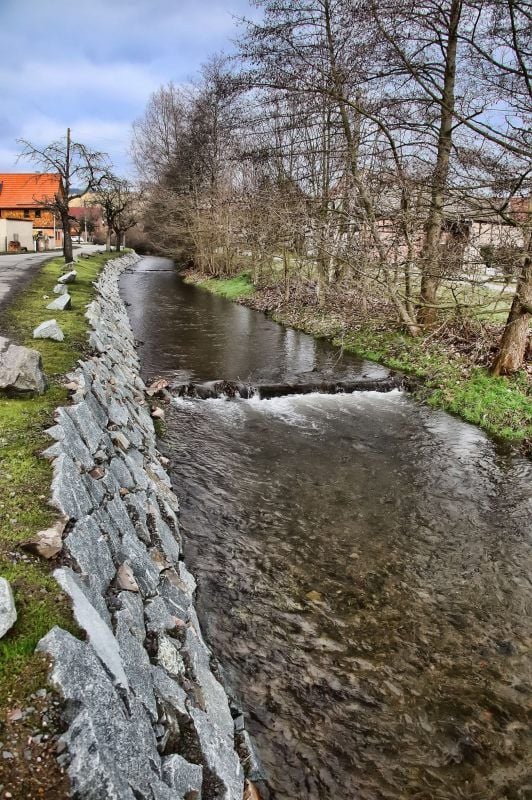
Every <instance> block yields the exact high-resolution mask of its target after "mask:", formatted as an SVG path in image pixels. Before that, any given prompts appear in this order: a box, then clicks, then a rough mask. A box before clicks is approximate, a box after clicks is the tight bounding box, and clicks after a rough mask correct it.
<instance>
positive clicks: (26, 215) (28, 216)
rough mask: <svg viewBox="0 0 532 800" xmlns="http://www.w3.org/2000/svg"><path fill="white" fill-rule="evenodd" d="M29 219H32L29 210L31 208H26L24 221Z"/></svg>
mask: <svg viewBox="0 0 532 800" xmlns="http://www.w3.org/2000/svg"><path fill="white" fill-rule="evenodd" d="M29 218H30V210H29V208H25V209H24V219H29Z"/></svg>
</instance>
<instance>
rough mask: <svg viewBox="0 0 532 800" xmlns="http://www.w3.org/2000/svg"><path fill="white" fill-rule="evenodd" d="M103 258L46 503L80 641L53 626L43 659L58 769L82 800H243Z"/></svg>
mask: <svg viewBox="0 0 532 800" xmlns="http://www.w3.org/2000/svg"><path fill="white" fill-rule="evenodd" d="M136 259H137V256H135V255H130V254H128V255H126V256H124V257H122V258H119V259H115V260H114V261H110V262H109V263H108V265H107V266H106V267H105V269H104V272H103V273H102V275H101V277H100V279H99V281H98V283H97V290H98V294H97V299H96V300H95V301H94V302H93V303H91V305H90V306H89V307H88V311H87V317H88V319H89V321H90V323H91V326H92V333H91V335H90V343H91V345H92V348H93V350H94V352H95V355H94V356H93V357H92V358H89V359H88V360H87V361H84V362H80V366H79V368H78V369H77V370H76V371H75V372H74V373H72V374H71V375H70V376H69V377H70V380H71V381H72V382H73V383H74V384H75V385H76V387H77V388H76V390H75V392H74V397H73V401H74V404H73V405H71V406H68V407H65V408H60V409H58V411H57V415H56V425H55V426H54V427H53V428H51V429H50V431H49V433H50V435H51V437H52V438H53V439H54V440H55V443H54V444H53V445H52V446H51V447H50V448H49V449H48V450H47V451H46V454H45V455H46V456H47V457H49V458H50V459H53V468H54V477H53V484H52V503H53V505H54V506H55V507H56V508H57V510H58V511H59V512H60V513H61V514H63V515H64V516H65V517H66V518H68V520H69V521H68V524H67V527H66V531H67V534H66V538H65V540H64V548H63V552H64V554H65V559H64V561H65V566H64V567H63V568H61V569H58V570H57V571H56V573H55V575H56V578H57V580H58V582H59V583H60V585H61V586H62V587H63V589H64V590H65V592H66V593H67V594H68V595H69V596H70V598H71V600H72V604H73V608H74V614H75V617H76V620H77V622H78V624H79V626H80V627H81V628H82V629H83V631H84V632H85V640H84V641H81V640H80V639H77V638H75V637H74V636H72V635H71V634H70V633H68V632H66V631H64V630H61V629H59V628H54V629H53V630H52V631H50V633H49V634H48V635H47V636H46V637H45V638H44V639H42V640H41V642H40V643H39V649H40V650H41V651H43V652H45V653H48V654H49V655H50V656H51V657H52V662H53V668H52V674H51V680H52V682H53V684H54V685H55V687H56V688H57V689H58V691H59V693H60V694H61V695H62V696H63V698H64V700H65V704H64V716H65V722H66V724H67V726H68V727H67V730H66V732H65V733H64V735H63V736H62V739H61V748H63V750H64V752H63V754H62V755H61V756H60V758H61V759H62V760H63V761H64V762H65V764H66V765H67V770H68V775H69V777H70V781H71V787H72V794H73V796H74V797H76V798H80V800H81V799H83V800H85V799H86V800H144V798H146V800H185V799H186V800H195V799H197V800H199V799H200V798H201V800H211V798H223V799H224V800H241V798H242V795H243V789H244V778H243V774H242V768H241V765H240V761H239V759H238V756H237V754H236V751H235V739H234V735H235V734H234V722H233V719H232V716H231V713H230V709H229V704H228V700H227V696H226V694H225V691H224V689H223V687H222V685H221V684H220V682H219V681H218V680H217V678H216V677H215V675H214V674H213V671H212V669H211V654H210V652H209V650H208V648H207V647H206V645H205V643H204V641H203V639H202V635H201V631H200V628H199V624H198V620H197V616H196V613H195V610H194V601H193V596H194V588H195V584H194V579H193V578H192V576H191V575H190V573H189V572H188V571H187V569H186V567H185V565H184V564H183V561H182V555H181V546H180V536H179V528H178V520H177V512H178V503H177V498H176V497H175V495H174V494H173V492H172V490H171V485H170V479H169V477H168V475H167V474H166V472H165V470H164V468H163V466H162V464H161V456H160V455H159V453H158V451H157V448H156V439H155V432H154V428H153V423H152V420H151V418H150V414H149V409H148V407H147V405H146V401H145V395H144V390H145V386H144V384H143V382H142V380H141V378H140V375H139V360H138V356H137V353H136V350H135V342H134V339H133V334H132V331H131V328H130V325H129V320H128V317H127V314H126V310H125V307H124V304H123V302H122V300H121V299H120V295H119V291H118V278H119V276H120V273H121V272H122V271H123V270H124V269H125V268H126V267H127V266H128V265H130V264H131V263H132V262H133V261H135V260H136Z"/></svg>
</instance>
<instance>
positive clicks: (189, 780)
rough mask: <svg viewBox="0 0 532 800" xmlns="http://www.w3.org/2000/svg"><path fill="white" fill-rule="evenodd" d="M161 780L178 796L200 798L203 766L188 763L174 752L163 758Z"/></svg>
mask: <svg viewBox="0 0 532 800" xmlns="http://www.w3.org/2000/svg"><path fill="white" fill-rule="evenodd" d="M162 766H163V780H164V781H165V783H167V784H168V785H169V786H171V787H172V789H175V791H176V792H177V793H178V795H179V796H180V797H187V800H188V798H191V800H193V799H195V798H197V800H199V798H201V785H202V782H203V768H202V767H200V766H199V765H198V764H190V763H189V762H188V761H185V759H184V758H182V757H181V756H180V755H177V754H174V755H171V756H167V757H166V758H163V762H162Z"/></svg>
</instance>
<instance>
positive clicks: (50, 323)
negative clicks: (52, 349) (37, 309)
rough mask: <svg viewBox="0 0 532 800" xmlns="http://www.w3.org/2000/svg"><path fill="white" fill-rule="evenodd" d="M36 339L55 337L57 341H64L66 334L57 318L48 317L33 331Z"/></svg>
mask: <svg viewBox="0 0 532 800" xmlns="http://www.w3.org/2000/svg"><path fill="white" fill-rule="evenodd" d="M33 338H34V339H54V341H56V342H62V341H63V339H64V338H65V335H64V333H63V331H62V330H61V328H60V327H59V325H58V324H57V321H56V320H55V319H47V320H45V322H41V324H40V325H37V327H36V328H35V330H34V331H33Z"/></svg>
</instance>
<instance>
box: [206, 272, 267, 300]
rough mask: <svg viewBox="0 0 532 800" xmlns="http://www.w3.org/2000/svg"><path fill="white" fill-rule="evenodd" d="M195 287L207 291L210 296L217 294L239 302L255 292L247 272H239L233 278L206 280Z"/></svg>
mask: <svg viewBox="0 0 532 800" xmlns="http://www.w3.org/2000/svg"><path fill="white" fill-rule="evenodd" d="M197 285H198V286H199V287H200V288H202V289H207V290H208V291H209V292H211V294H217V295H219V296H220V297H225V298H226V299H227V300H240V299H241V298H244V297H250V296H251V295H252V294H254V292H255V287H254V286H253V283H252V282H251V275H250V274H249V272H241V273H240V274H239V275H235V277H234V278H208V279H207V280H205V281H201V282H200V283H198V284H197Z"/></svg>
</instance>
